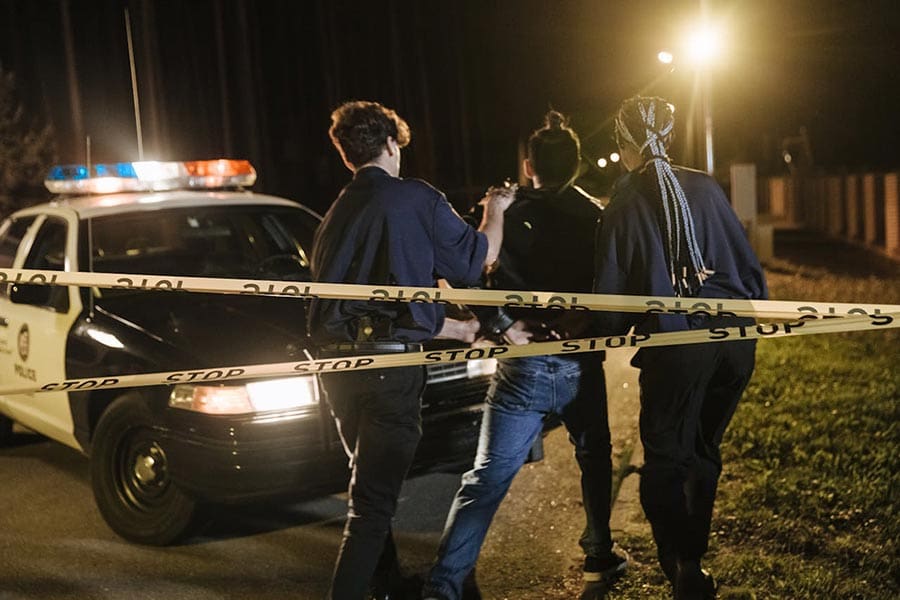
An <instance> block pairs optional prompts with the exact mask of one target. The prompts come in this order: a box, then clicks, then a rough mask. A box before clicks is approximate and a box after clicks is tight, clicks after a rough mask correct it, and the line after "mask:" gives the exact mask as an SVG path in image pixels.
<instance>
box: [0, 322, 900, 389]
mask: <svg viewBox="0 0 900 600" xmlns="http://www.w3.org/2000/svg"><path fill="white" fill-rule="evenodd" d="M897 327H900V312H895V313H893V314H880V315H869V316H865V317H859V316H850V317H845V318H841V319H817V318H815V317H812V316H810V317H807V318H804V317H801V318H799V319H797V320H796V321H793V322H787V323H761V324H758V325H745V326H740V327H727V328H726V327H712V328H710V329H695V330H690V331H677V332H669V333H654V334H628V335H620V336H608V337H595V338H582V339H573V340H562V341H553V342H537V343H533V344H527V345H523V346H484V347H463V348H452V349H446V350H431V351H424V352H408V353H403V354H375V355H366V356H345V357H332V358H327V359H317V360H307V361H300V362H288V363H271V364H265V365H245V366H233V367H217V368H211V369H198V370H194V371H169V372H162V373H144V374H138V375H112V376H99V377H94V378H87V379H69V380H65V381H49V382H44V383H37V384H34V385H32V386H30V387H16V386H9V387H4V388H0V395H12V394H30V393H35V392H60V391H63V392H74V391H87V390H92V389H101V388H102V389H111V388H123V387H143V386H155V385H177V384H180V383H211V382H217V383H221V382H223V381H231V380H240V379H254V378H260V377H290V376H297V375H311V374H329V373H343V372H348V371H358V370H363V369H381V368H388V367H403V366H417V365H429V364H438V363H452V362H462V361H467V360H476V359H484V358H518V357H523V356H539V355H547V354H575V353H581V352H595V351H600V350H605V351H610V350H621V349H635V348H646V347H652V346H671V345H682V344H702V343H707V342H729V341H740V340H755V339H769V338H783V337H789V336H800V335H813V334H820V333H838V332H848V331H868V330H885V329H893V328H897Z"/></svg>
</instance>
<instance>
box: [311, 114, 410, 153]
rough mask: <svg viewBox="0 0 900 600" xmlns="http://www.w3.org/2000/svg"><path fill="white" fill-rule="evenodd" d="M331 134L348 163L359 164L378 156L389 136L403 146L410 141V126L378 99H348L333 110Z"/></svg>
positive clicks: (329, 132)
mask: <svg viewBox="0 0 900 600" xmlns="http://www.w3.org/2000/svg"><path fill="white" fill-rule="evenodd" d="M328 135H329V137H331V141H332V143H333V144H334V146H335V148H337V149H338V151H339V152H340V153H341V155H342V156H343V157H344V160H346V161H347V162H348V163H350V164H352V165H353V166H354V167H360V166H362V165H364V164H366V163H367V162H369V161H371V160H372V159H374V158H376V157H377V156H379V155H380V154H381V152H382V150H383V149H384V147H385V144H386V143H387V139H388V138H389V137H392V138H394V139H395V140H396V141H397V144H398V145H399V146H400V147H401V148H403V147H404V146H406V145H407V144H409V140H410V132H409V126H408V125H407V124H406V121H404V120H403V119H402V118H400V116H399V115H398V114H397V113H396V112H394V111H393V110H391V109H390V108H387V107H385V106H383V105H382V104H380V103H378V102H366V101H362V100H356V101H353V102H345V103H344V104H342V105H340V106H339V107H338V108H337V109H335V111H334V112H333V113H331V128H330V129H329V130H328Z"/></svg>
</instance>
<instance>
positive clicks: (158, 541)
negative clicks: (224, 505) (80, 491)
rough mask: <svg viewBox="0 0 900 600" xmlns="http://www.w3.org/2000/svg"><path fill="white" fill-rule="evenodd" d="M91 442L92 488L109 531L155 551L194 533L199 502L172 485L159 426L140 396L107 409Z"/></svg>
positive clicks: (128, 397) (125, 397)
mask: <svg viewBox="0 0 900 600" xmlns="http://www.w3.org/2000/svg"><path fill="white" fill-rule="evenodd" d="M93 440H94V441H93V445H92V448H91V486H92V487H93V490H94V498H95V499H96V502H97V506H98V508H99V509H100V513H101V514H102V515H103V518H104V519H105V520H106V522H107V523H108V524H109V526H110V527H111V528H112V529H113V531H115V532H116V533H118V534H119V535H120V536H122V537H123V538H125V539H127V540H129V541H132V542H137V543H141V544H149V545H154V546H165V545H167V544H171V543H173V542H176V541H178V540H179V539H181V538H183V537H185V536H186V535H188V534H189V533H192V532H193V531H194V527H195V525H197V523H198V509H199V506H198V503H197V501H196V500H194V499H193V498H191V497H190V496H188V495H187V494H185V493H184V492H183V491H182V490H180V489H178V487H177V486H176V485H175V484H174V482H173V481H172V479H171V477H170V475H169V469H168V460H167V457H166V452H165V450H164V448H163V446H162V444H161V443H160V435H159V426H158V422H157V420H156V419H155V418H154V416H153V414H152V413H151V411H150V409H149V408H148V406H147V404H146V400H145V399H144V398H143V397H141V395H140V394H139V393H137V392H131V393H127V394H124V395H123V396H121V397H119V398H118V399H116V400H115V401H114V402H113V403H112V404H110V406H109V408H107V410H106V412H105V413H103V416H102V417H101V418H100V422H99V423H98V424H97V429H96V431H95V433H94V436H93Z"/></svg>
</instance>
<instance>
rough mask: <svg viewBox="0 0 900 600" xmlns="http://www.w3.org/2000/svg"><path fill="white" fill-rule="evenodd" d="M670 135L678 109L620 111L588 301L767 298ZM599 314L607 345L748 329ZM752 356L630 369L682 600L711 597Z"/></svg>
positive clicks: (683, 350) (749, 347) (730, 224)
mask: <svg viewBox="0 0 900 600" xmlns="http://www.w3.org/2000/svg"><path fill="white" fill-rule="evenodd" d="M673 127H674V107H673V106H672V105H670V104H669V103H667V102H666V101H664V100H662V99H661V98H649V97H634V98H631V99H629V100H626V101H625V102H624V103H623V104H622V106H621V107H620V109H619V111H618V115H617V118H616V134H617V139H618V144H619V148H620V153H621V156H622V161H623V163H624V166H625V168H626V169H627V170H628V173H627V174H626V175H624V176H623V177H622V178H621V179H620V180H619V181H618V182H616V185H615V188H614V190H613V194H612V197H611V199H610V203H609V205H608V206H607V208H606V210H605V211H604V213H603V217H602V219H601V225H600V227H599V229H598V234H597V274H596V278H595V282H594V291H596V292H598V293H604V294H636V295H652V296H681V297H703V298H744V299H765V298H767V297H768V289H767V286H766V281H765V277H764V275H763V271H762V267H761V266H760V264H759V261H758V260H757V258H756V256H755V255H754V253H753V250H752V249H751V248H750V244H749V243H748V240H747V236H746V234H745V233H744V230H743V228H742V227H741V224H740V222H739V221H738V219H737V216H736V215H735V214H734V211H733V210H732V208H731V206H730V205H729V203H728V199H727V198H726V197H725V194H724V192H723V191H722V189H721V188H720V187H719V185H718V184H717V183H716V182H715V180H714V179H713V178H712V177H710V176H708V175H706V174H705V173H700V172H698V171H693V170H690V169H685V168H682V167H675V166H672V165H671V164H670V161H669V156H668V146H669V143H670V141H671V137H672V129H673ZM710 304H712V303H710ZM713 305H714V304H713ZM597 314H598V319H597V324H598V327H599V328H600V333H601V334H602V335H617V334H621V333H625V332H626V331H628V330H629V329H630V328H631V327H634V328H635V330H636V331H638V332H641V333H654V332H662V331H679V330H685V329H700V328H707V327H713V326H726V327H727V326H736V325H743V324H748V323H752V322H753V321H752V319H747V318H738V317H733V316H728V315H715V314H713V315H711V316H710V315H703V314H699V315H694V316H686V315H659V314H654V315H651V316H647V315H645V314H639V313H627V314H626V313H612V312H600V313H597ZM755 349H756V346H755V341H737V342H728V343H709V344H692V345H686V346H668V347H652V348H642V349H640V350H639V351H638V352H637V354H636V355H635V358H634V360H633V363H632V364H634V366H636V367H639V368H640V385H641V416H640V430H641V441H642V443H643V445H644V465H643V467H642V468H641V484H640V495H641V504H642V506H643V508H644V512H645V514H646V515H647V519H648V520H649V521H650V525H651V527H652V529H653V536H654V539H655V541H656V545H657V552H658V557H659V561H660V565H661V566H662V569H663V571H664V572H665V574H666V576H667V577H668V579H669V580H670V582H671V583H672V585H673V590H674V595H675V598H676V599H678V600H688V599H700V598H713V597H715V589H716V586H715V582H714V580H713V578H712V576H711V575H709V573H707V572H706V571H704V570H703V569H702V568H701V565H700V561H701V559H702V558H703V555H704V554H705V553H706V550H707V545H708V538H709V529H710V521H711V518H712V510H713V503H714V501H715V496H716V488H717V485H718V480H719V474H720V472H721V470H722V461H721V456H720V453H719V446H720V444H721V442H722V436H723V435H724V433H725V429H726V427H727V426H728V423H729V421H730V420H731V417H732V415H733V414H734V411H735V408H736V407H737V403H738V400H739V399H740V397H741V394H742V393H743V391H744V388H745V387H746V385H747V383H748V382H749V380H750V377H751V375H752V373H753V367H754V360H755Z"/></svg>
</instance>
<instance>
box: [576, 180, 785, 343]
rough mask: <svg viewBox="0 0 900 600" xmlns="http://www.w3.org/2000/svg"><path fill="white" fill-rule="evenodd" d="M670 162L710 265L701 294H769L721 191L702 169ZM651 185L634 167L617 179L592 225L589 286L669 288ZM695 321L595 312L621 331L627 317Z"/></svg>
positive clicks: (660, 322)
mask: <svg viewBox="0 0 900 600" xmlns="http://www.w3.org/2000/svg"><path fill="white" fill-rule="evenodd" d="M674 170H675V174H676V177H677V178H678V181H679V182H680V183H681V186H682V188H683V189H684V194H685V197H686V198H687V201H688V205H689V206H690V208H691V214H692V215H693V218H694V224H695V228H696V236H697V243H698V244H699V246H700V251H701V254H702V255H703V259H704V261H705V263H706V267H707V268H708V269H712V270H713V271H715V273H714V274H713V275H712V276H711V277H710V278H709V279H707V280H706V281H705V282H704V284H703V287H702V288H701V289H700V293H699V296H701V297H704V298H741V299H766V298H768V296H769V291H768V288H767V286H766V280H765V276H764V275H763V270H762V267H761V266H760V264H759V260H758V259H757V258H756V255H755V254H754V253H753V250H752V249H751V248H750V243H749V241H748V239H747V235H746V234H745V233H744V229H743V227H742V226H741V223H740V221H739V220H738V218H737V215H735V213H734V210H732V208H731V205H730V204H729V203H728V198H726V197H725V192H723V191H722V188H721V187H719V185H718V184H717V183H716V182H715V180H714V179H713V178H712V177H710V176H708V175H707V174H705V173H701V172H699V171H694V170H691V169H685V168H682V167H674ZM651 185H652V182H650V181H649V180H648V179H647V178H646V177H645V176H643V175H641V174H640V173H639V172H634V171H633V172H631V173H628V174H627V175H625V176H624V177H622V178H621V179H620V180H619V181H618V182H617V183H616V186H615V188H614V190H613V194H612V198H611V199H610V202H609V205H608V206H607V207H606V210H604V211H603V215H602V217H601V220H600V225H599V228H598V231H597V259H596V267H597V273H596V276H595V278H594V291H595V292H597V293H600V294H634V295H642V296H674V295H675V292H674V289H673V288H672V281H671V277H670V274H669V268H668V265H667V264H666V256H665V250H664V248H663V244H664V241H663V236H662V233H661V230H660V227H659V220H658V219H659V218H658V209H657V206H658V204H659V200H658V199H657V198H656V197H655V192H653V191H651V187H650V186H651ZM713 308H714V307H713ZM701 321H702V320H701V319H688V318H686V317H684V316H681V315H666V316H648V315H645V314H643V313H615V312H598V313H597V324H598V327H599V329H600V331H601V335H618V334H622V333H625V332H626V331H628V329H629V328H630V327H631V326H632V325H636V326H637V331H639V332H642V333H653V332H657V331H680V330H684V329H691V328H696V327H702V326H704V324H703V323H702V322H701Z"/></svg>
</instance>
